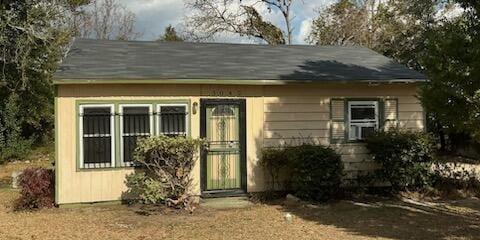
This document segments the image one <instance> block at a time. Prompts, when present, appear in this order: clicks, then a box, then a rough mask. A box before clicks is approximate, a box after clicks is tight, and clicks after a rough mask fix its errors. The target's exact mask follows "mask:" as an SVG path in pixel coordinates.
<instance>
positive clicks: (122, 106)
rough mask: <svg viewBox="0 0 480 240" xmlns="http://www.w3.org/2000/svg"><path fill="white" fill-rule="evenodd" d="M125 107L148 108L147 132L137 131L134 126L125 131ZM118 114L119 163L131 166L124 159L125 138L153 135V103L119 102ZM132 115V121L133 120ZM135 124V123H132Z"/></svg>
mask: <svg viewBox="0 0 480 240" xmlns="http://www.w3.org/2000/svg"><path fill="white" fill-rule="evenodd" d="M125 108H148V111H147V114H148V121H149V122H148V126H149V132H148V133H145V132H142V133H138V132H136V131H135V126H134V127H133V128H134V129H133V132H128V133H125V120H126V117H125V116H126V114H125ZM118 110H119V116H120V121H119V124H120V126H119V128H120V134H119V138H120V164H121V165H122V166H124V167H129V166H132V163H131V162H130V161H127V162H126V161H125V150H126V149H125V145H126V144H125V138H126V137H127V138H128V137H147V136H152V135H154V133H155V132H154V124H155V123H154V112H153V104H134V103H127V104H119V108H118ZM135 120H136V119H135V117H134V121H135ZM134 125H135V123H134Z"/></svg>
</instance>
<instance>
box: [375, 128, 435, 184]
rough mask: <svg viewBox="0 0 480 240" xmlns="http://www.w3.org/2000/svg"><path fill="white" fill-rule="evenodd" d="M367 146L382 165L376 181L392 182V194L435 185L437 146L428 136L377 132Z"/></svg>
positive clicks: (415, 133) (400, 132)
mask: <svg viewBox="0 0 480 240" xmlns="http://www.w3.org/2000/svg"><path fill="white" fill-rule="evenodd" d="M366 143H367V148H368V150H369V151H370V153H371V154H372V156H373V160H374V161H375V162H376V163H378V164H379V165H380V166H381V167H380V169H378V170H377V171H375V174H374V178H375V179H376V180H379V181H383V182H387V183H390V185H391V189H392V191H403V190H422V189H426V188H428V187H430V186H431V184H432V171H431V167H432V163H433V160H434V145H433V140H432V139H431V137H430V136H429V135H428V134H425V133H422V132H408V131H401V130H398V129H394V130H391V131H388V132H383V131H381V132H377V133H375V134H373V135H372V136H370V137H369V138H367V139H366Z"/></svg>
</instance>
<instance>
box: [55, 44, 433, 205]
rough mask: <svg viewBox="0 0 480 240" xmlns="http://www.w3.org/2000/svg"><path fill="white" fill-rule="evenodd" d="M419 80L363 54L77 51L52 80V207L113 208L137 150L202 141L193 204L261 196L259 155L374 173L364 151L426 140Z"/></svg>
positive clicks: (137, 48)
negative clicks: (308, 149)
mask: <svg viewBox="0 0 480 240" xmlns="http://www.w3.org/2000/svg"><path fill="white" fill-rule="evenodd" d="M425 81H426V79H425V76H424V75H422V74H420V73H418V72H415V71H413V70H410V69H408V68H406V67H404V66H402V65H400V64H397V63H395V62H394V61H392V60H391V59H389V58H387V57H384V56H382V55H380V54H378V53H376V52H374V51H372V50H369V49H366V48H361V47H337V46H268V45H241V44H219V43H168V42H162V43H160V42H139V41H107V40H82V39H78V40H75V41H74V43H73V45H72V46H71V50H70V51H69V53H68V56H67V58H66V59H65V61H64V62H63V63H62V64H61V67H60V69H59V70H58V71H57V73H56V74H55V76H54V84H55V86H56V97H55V113H56V114H55V121H56V123H55V126H56V131H55V133H56V164H55V166H56V202H57V203H58V204H68V203H82V202H99V201H111V200H119V199H120V198H121V196H122V193H123V192H124V191H125V190H126V187H125V184H124V181H125V176H126V175H127V174H130V173H132V172H133V171H134V170H133V168H132V152H133V149H134V148H135V139H137V138H138V137H144V136H150V135H155V134H166V135H170V136H185V135H188V136H192V137H194V138H200V137H201V138H206V139H207V141H208V142H209V147H208V148H207V150H206V151H204V152H202V155H201V157H200V159H199V161H198V163H197V164H196V166H195V168H194V172H193V177H194V186H195V188H194V193H195V194H197V195H204V196H208V195H210V196H211V195H215V194H238V193H245V192H256V191H263V190H265V187H266V186H267V183H266V180H265V179H266V178H264V174H263V170H262V168H261V166H259V159H260V157H261V150H262V148H265V147H275V146H279V145H281V144H285V143H301V142H302V141H307V140H308V141H314V142H316V143H319V144H324V145H330V146H331V147H333V148H335V149H336V150H337V151H338V152H339V153H340V154H341V155H342V159H343V161H344V163H345V169H346V172H347V176H346V179H353V178H355V176H356V175H357V174H358V172H359V171H366V170H369V169H371V168H372V167H373V163H372V161H371V158H370V157H369V155H368V152H367V150H366V148H365V146H364V145H363V144H362V141H361V140H362V139H363V138H365V136H367V135H368V134H370V133H372V132H373V131H375V130H378V129H384V128H385V129H387V128H391V127H393V126H398V127H400V128H403V129H411V130H424V129H425V116H424V111H423V108H422V106H421V104H420V102H419V100H418V99H417V98H416V96H415V95H416V94H417V91H418V88H419V86H421V84H422V83H423V82H425Z"/></svg>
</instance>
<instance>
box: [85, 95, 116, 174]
mask: <svg viewBox="0 0 480 240" xmlns="http://www.w3.org/2000/svg"><path fill="white" fill-rule="evenodd" d="M79 117H80V124H79V133H80V134H79V135H80V167H81V168H108V167H114V166H115V128H114V105H112V104H101V105H100V104H98V105H82V106H80V116H79Z"/></svg>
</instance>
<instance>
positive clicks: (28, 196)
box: [15, 168, 55, 210]
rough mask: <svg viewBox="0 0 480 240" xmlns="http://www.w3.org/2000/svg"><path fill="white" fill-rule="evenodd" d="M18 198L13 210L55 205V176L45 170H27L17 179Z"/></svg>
mask: <svg viewBox="0 0 480 240" xmlns="http://www.w3.org/2000/svg"><path fill="white" fill-rule="evenodd" d="M19 186H20V188H21V191H20V194H21V196H20V198H19V199H18V200H17V201H16V202H15V209H17V210H22V209H28V210H32V209H39V208H45V207H47V208H48V207H53V206H54V205H55V195H54V194H55V175H54V173H53V170H51V169H45V168H27V169H25V170H24V171H23V173H22V174H21V175H20V177H19Z"/></svg>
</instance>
